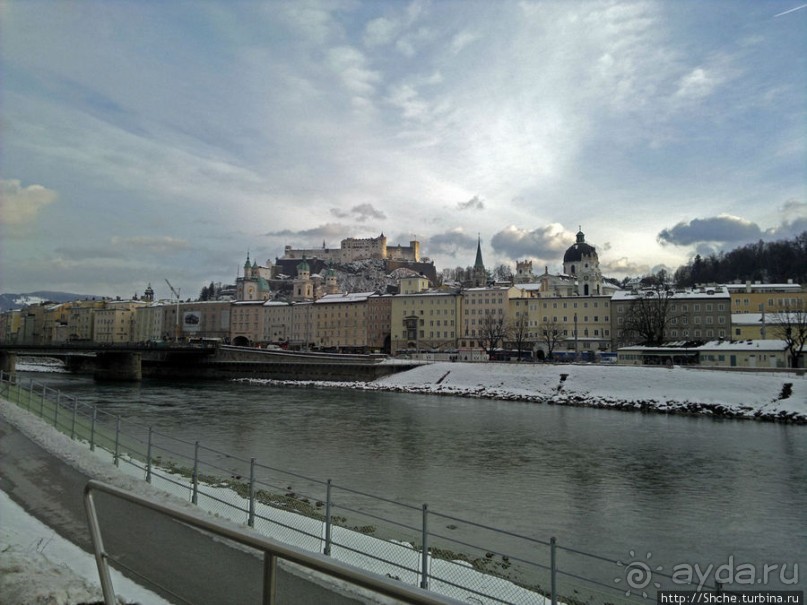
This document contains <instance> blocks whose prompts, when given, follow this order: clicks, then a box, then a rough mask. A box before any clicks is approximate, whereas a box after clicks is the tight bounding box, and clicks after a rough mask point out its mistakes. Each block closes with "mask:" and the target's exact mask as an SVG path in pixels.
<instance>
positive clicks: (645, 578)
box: [614, 550, 664, 598]
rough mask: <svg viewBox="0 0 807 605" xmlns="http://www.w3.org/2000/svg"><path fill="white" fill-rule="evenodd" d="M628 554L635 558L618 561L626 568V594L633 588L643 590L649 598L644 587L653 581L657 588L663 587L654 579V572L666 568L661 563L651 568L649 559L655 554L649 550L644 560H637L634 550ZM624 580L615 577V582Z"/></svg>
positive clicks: (627, 595) (618, 563)
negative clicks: (625, 561) (624, 561)
mask: <svg viewBox="0 0 807 605" xmlns="http://www.w3.org/2000/svg"><path fill="white" fill-rule="evenodd" d="M628 554H629V555H630V556H631V558H632V559H633V560H632V561H628V562H627V563H623V562H622V561H617V562H616V564H617V565H618V566H619V567H624V568H625V578H624V580H625V584H627V586H628V589H627V590H626V591H625V596H626V597H629V596H630V594H631V590H641V591H642V596H643V597H644V598H647V592H645V590H644V589H645V588H647V587H648V586H650V584H651V583H652V584H653V586H655V588H656V589H659V588H661V584H659V583H658V582H654V581H653V572H654V571H662V570H663V569H664V568H663V567H662V566H661V565H658V566H656V567H655V568H651V566H650V563H649V561H650V558H651V557H652V556H653V554H652V553H649V552H648V553H647V554H646V555H645V558H644V560H641V559H639V560H637V559H636V553H635V552H634V551H632V550H631V551H629V552H628ZM622 580H623V578H614V583H615V584H619V583H620V582H622Z"/></svg>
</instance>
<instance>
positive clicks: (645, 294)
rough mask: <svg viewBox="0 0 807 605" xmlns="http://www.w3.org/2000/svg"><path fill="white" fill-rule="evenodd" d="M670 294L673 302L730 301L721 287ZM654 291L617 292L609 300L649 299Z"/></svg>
mask: <svg viewBox="0 0 807 605" xmlns="http://www.w3.org/2000/svg"><path fill="white" fill-rule="evenodd" d="M670 292H672V297H671V298H672V299H673V300H689V299H704V298H709V299H730V298H731V295H730V294H729V292H728V290H726V289H725V288H724V287H722V286H715V287H713V288H698V289H696V290H670ZM656 295H657V293H656V290H654V289H652V288H645V289H641V290H617V291H616V292H614V294H613V296H612V297H611V300H613V301H621V300H627V301H630V300H636V299H639V298H650V297H653V296H656Z"/></svg>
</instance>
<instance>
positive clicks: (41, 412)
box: [39, 384, 56, 426]
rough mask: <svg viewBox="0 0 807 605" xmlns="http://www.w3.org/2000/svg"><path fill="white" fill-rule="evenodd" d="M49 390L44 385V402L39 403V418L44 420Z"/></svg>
mask: <svg viewBox="0 0 807 605" xmlns="http://www.w3.org/2000/svg"><path fill="white" fill-rule="evenodd" d="M47 388H48V387H46V386H45V385H44V384H43V385H42V401H40V402H39V417H40V418H42V419H43V420H44V418H45V391H46V390H47ZM54 426H56V425H55V424H54Z"/></svg>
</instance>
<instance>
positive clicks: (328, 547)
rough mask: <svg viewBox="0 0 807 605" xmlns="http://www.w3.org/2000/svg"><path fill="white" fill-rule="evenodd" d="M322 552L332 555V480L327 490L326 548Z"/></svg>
mask: <svg viewBox="0 0 807 605" xmlns="http://www.w3.org/2000/svg"><path fill="white" fill-rule="evenodd" d="M322 554H324V555H327V556H329V557H330V556H331V480H330V479H328V485H327V487H326V490H325V549H324V550H323V551H322Z"/></svg>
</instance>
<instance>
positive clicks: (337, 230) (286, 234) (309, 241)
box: [264, 223, 352, 248]
mask: <svg viewBox="0 0 807 605" xmlns="http://www.w3.org/2000/svg"><path fill="white" fill-rule="evenodd" d="M351 233H352V229H351V228H350V227H347V226H345V225H341V224H339V223H327V224H325V225H320V226H319V227H314V228H313V229H303V230H301V231H293V230H291V229H283V230H282V231H270V232H268V233H264V235H265V236H267V237H272V238H277V239H279V240H281V241H283V242H284V244H288V245H290V246H293V247H295V248H311V247H314V246H319V245H321V244H322V242H323V241H325V242H326V243H327V240H328V239H330V240H332V241H333V240H342V239H343V238H345V237H351ZM331 246H333V247H336V246H335V245H334V244H331Z"/></svg>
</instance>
